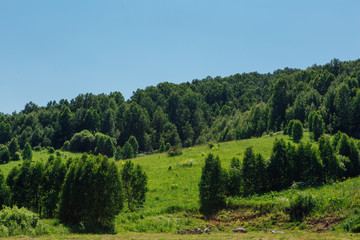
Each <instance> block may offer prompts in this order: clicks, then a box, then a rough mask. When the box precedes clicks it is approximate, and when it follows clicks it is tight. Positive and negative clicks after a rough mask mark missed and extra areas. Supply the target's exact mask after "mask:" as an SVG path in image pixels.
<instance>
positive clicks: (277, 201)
mask: <svg viewBox="0 0 360 240" xmlns="http://www.w3.org/2000/svg"><path fill="white" fill-rule="evenodd" d="M276 137H277V138H284V139H285V140H286V141H290V140H289V138H288V136H282V135H281V134H279V135H278V136H272V137H270V136H268V137H262V138H257V139H248V140H241V141H233V142H225V143H220V144H215V147H214V148H213V149H209V147H208V146H207V145H204V146H196V147H194V148H187V149H184V150H183V154H182V155H180V156H176V157H169V156H168V155H167V154H166V153H162V154H153V155H147V156H143V157H138V158H135V159H133V161H134V162H135V163H139V164H141V165H142V166H143V168H144V170H145V171H146V173H147V175H148V178H149V193H148V194H147V200H146V202H145V206H144V208H143V209H140V210H138V211H137V212H134V213H131V212H127V211H126V209H125V210H124V211H125V212H124V213H122V214H120V216H119V217H118V218H117V224H116V229H117V231H118V232H119V233H122V234H128V233H129V232H148V233H160V232H168V233H174V232H176V231H177V230H182V229H185V228H194V227H196V226H213V227H214V229H216V231H221V230H225V231H227V230H228V229H229V228H232V227H239V226H244V227H247V228H249V229H253V230H256V229H258V230H259V229H261V228H263V227H277V228H285V229H299V228H301V229H306V228H308V227H307V226H304V225H302V226H300V225H299V224H296V223H295V224H289V223H288V222H289V221H288V217H287V215H286V214H285V211H284V209H286V207H287V206H288V203H289V199H291V197H292V196H293V194H294V193H295V192H296V191H298V190H286V191H283V192H280V193H269V194H265V195H262V196H254V197H251V198H247V199H243V198H232V199H229V201H230V204H232V205H233V206H236V207H237V210H235V211H226V210H224V211H222V212H220V213H219V214H218V215H217V216H215V217H214V218H213V219H211V220H210V221H205V220H204V219H203V218H201V216H200V215H199V214H198V213H197V209H198V207H199V205H198V182H199V179H200V175H201V168H202V166H203V164H204V159H205V157H206V155H207V154H208V153H213V154H215V155H218V156H219V157H220V160H221V162H222V166H223V167H225V168H227V167H228V165H229V163H230V160H231V159H232V158H233V157H238V158H239V159H242V157H243V154H244V151H245V149H246V148H247V147H249V146H253V147H254V150H255V152H257V153H261V154H262V155H263V156H264V157H265V158H267V157H269V156H270V153H271V149H272V145H273V141H274V140H275V138H276ZM303 141H309V134H308V133H305V137H304V139H303ZM62 155H63V157H64V158H65V159H66V158H68V157H78V156H80V154H73V153H67V152H65V153H62ZM65 156H66V157H65ZM47 158H48V154H47V153H46V152H44V151H43V152H34V159H38V160H42V161H45V160H46V159H47ZM20 163H21V161H19V162H10V163H9V164H6V165H1V166H0V169H1V170H2V172H3V173H5V174H7V173H8V172H9V170H10V169H11V168H12V167H13V166H15V165H18V164H20ZM117 164H118V165H119V166H121V164H123V161H119V162H117ZM190 165H191V166H190ZM169 166H171V170H169ZM359 183H360V180H359V179H358V178H355V179H351V180H348V181H344V182H342V183H339V184H332V185H325V186H322V187H317V188H308V189H305V190H304V191H306V192H309V193H311V194H312V195H314V196H315V197H316V199H317V200H318V201H319V202H320V203H321V204H319V205H320V206H323V207H320V208H318V209H317V210H316V212H315V213H314V214H313V216H312V217H311V219H308V221H307V222H306V221H305V222H306V223H307V224H308V225H313V226H315V227H312V228H313V229H316V228H317V227H319V226H318V225H316V224H318V222H316V219H319V218H323V217H326V218H327V217H331V219H332V220H334V219H335V220H334V223H338V222H339V221H340V220H341V219H343V218H344V217H345V216H346V215H348V214H349V210H348V209H349V208H350V207H354V206H357V205H359V206H360V196H359V192H360V191H359V190H360V189H359V187H358V186H360V184H359ZM354 193H355V194H354ZM314 219H315V220H314ZM332 220H331V221H332ZM314 221H315V222H314ZM319 224H321V221H320V223H319ZM330 227H331V226H330ZM129 236H130V235H129ZM170 236H171V235H169V237H170ZM130 238H131V237H130ZM170 238H172V237H170Z"/></svg>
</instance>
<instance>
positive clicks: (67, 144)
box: [61, 141, 70, 151]
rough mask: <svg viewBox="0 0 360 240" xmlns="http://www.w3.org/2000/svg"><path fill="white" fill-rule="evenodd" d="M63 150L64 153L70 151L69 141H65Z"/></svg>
mask: <svg viewBox="0 0 360 240" xmlns="http://www.w3.org/2000/svg"><path fill="white" fill-rule="evenodd" d="M61 150H63V151H70V142H69V141H65V142H64V145H63V146H62V148H61Z"/></svg>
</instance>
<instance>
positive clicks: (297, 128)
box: [291, 120, 303, 142]
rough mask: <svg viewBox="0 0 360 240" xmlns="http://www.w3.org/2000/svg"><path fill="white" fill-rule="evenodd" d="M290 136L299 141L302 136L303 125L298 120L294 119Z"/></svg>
mask: <svg viewBox="0 0 360 240" xmlns="http://www.w3.org/2000/svg"><path fill="white" fill-rule="evenodd" d="M291 136H292V138H293V139H294V141H295V142H299V141H300V139H302V138H303V126H302V123H301V122H300V121H299V120H295V121H294V124H293V126H292V133H291Z"/></svg>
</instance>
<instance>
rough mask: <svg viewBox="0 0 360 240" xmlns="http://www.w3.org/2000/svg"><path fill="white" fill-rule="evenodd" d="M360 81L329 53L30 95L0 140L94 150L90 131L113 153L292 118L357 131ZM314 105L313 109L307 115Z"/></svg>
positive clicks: (221, 135)
mask: <svg viewBox="0 0 360 240" xmlns="http://www.w3.org/2000/svg"><path fill="white" fill-rule="evenodd" d="M359 80H360V60H356V61H348V62H341V61H339V60H338V59H334V60H332V61H331V62H330V63H328V64H325V65H324V66H317V65H313V66H312V67H309V68H307V69H306V70H299V69H290V68H285V69H283V70H276V71H274V72H273V73H272V74H270V73H268V74H259V73H256V72H254V73H244V74H235V75H232V76H229V77H224V78H221V77H215V78H211V77H207V78H205V79H203V80H197V79H195V80H193V81H192V82H191V83H190V82H186V83H182V84H172V83H168V82H164V83H160V84H158V85H157V86H149V87H147V88H146V89H143V90H141V89H138V90H137V91H135V92H134V94H133V96H132V97H131V98H130V99H129V100H127V101H125V100H124V97H123V96H122V94H121V93H120V92H112V93H110V94H109V95H106V94H100V95H93V94H90V93H89V94H81V95H79V96H77V97H76V98H74V99H71V100H70V101H68V100H65V99H62V100H60V101H59V102H55V101H50V102H49V103H48V104H47V106H45V107H39V106H37V105H36V104H34V103H32V102H30V103H28V104H26V106H25V108H24V110H22V111H21V112H19V113H15V112H14V113H13V114H12V115H5V114H2V115H0V144H8V145H10V141H11V142H13V141H14V140H11V139H13V138H14V137H15V139H17V142H18V145H19V146H20V147H21V148H24V146H25V144H26V143H27V142H28V143H30V144H31V146H32V147H35V146H37V145H41V146H52V147H54V148H60V147H62V146H63V145H64V143H65V142H66V141H70V150H72V151H91V150H95V149H94V148H95V147H96V146H94V145H93V144H94V140H93V138H92V137H91V135H90V134H89V132H90V133H91V134H92V135H93V136H95V135H96V133H97V132H101V133H102V134H105V135H107V136H109V137H110V138H111V139H115V140H116V141H110V140H109V141H106V142H107V145H106V147H107V149H106V150H104V152H103V154H105V152H106V155H108V156H112V154H114V152H115V150H114V149H116V147H117V146H123V145H124V144H125V143H126V142H127V141H130V143H131V144H132V147H133V151H134V154H135V155H136V154H137V153H138V151H140V152H144V151H147V152H148V151H153V150H158V149H159V148H160V147H161V146H162V145H161V144H162V142H164V143H170V144H171V145H172V146H179V145H182V146H185V147H189V146H192V145H194V144H201V143H205V142H208V141H228V140H234V139H243V138H249V137H251V136H261V135H262V134H263V133H264V132H271V131H278V130H286V126H287V125H288V123H289V122H290V120H292V119H297V120H299V121H300V122H301V123H302V124H303V126H304V127H305V128H309V129H310V131H312V126H314V138H315V140H317V139H318V137H320V136H321V133H322V132H324V131H325V132H328V133H336V132H337V131H338V130H340V131H342V132H345V133H347V134H348V135H350V136H353V137H359V136H360V128H359V126H360V124H359V121H360V120H359V119H360V90H359ZM312 112H313V113H316V114H315V115H314V116H310V114H311V113H312ZM309 116H310V118H309ZM83 130H88V131H89V132H82V131H83ZM78 133H81V134H82V135H81V136H78V135H76V134H78ZM290 134H291V133H290ZM132 136H133V137H134V138H135V139H136V140H137V143H138V147H136V146H135V145H136V144H135V145H134V144H133V142H134V141H133V138H132ZM79 138H82V140H83V141H84V142H81V141H80V139H79ZM71 140H73V141H71ZM85 142H87V143H89V145H86V144H84V143H85ZM111 142H112V143H113V145H114V146H111ZM71 143H72V144H71ZM161 150H162V151H163V148H162V149H161ZM9 151H10V157H11V158H12V157H13V156H14V154H15V152H17V151H18V149H17V148H16V146H15V147H14V143H13V144H12V147H10V146H9ZM99 152H100V151H99Z"/></svg>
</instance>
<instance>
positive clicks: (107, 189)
mask: <svg viewBox="0 0 360 240" xmlns="http://www.w3.org/2000/svg"><path fill="white" fill-rule="evenodd" d="M122 207H123V187H122V183H121V179H120V173H119V171H118V168H117V167H116V165H115V163H114V162H110V161H109V160H108V159H107V158H106V157H86V156H85V157H83V158H81V159H79V160H78V161H74V162H73V163H72V164H71V165H70V167H69V170H68V172H67V174H66V176H65V180H64V184H63V186H62V189H61V193H60V203H59V217H60V219H61V221H63V222H64V223H68V224H80V223H82V224H83V225H84V226H85V228H86V230H87V231H96V230H97V229H102V230H105V231H111V230H113V229H114V219H115V216H116V215H117V214H119V213H120V210H121V209H122Z"/></svg>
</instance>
